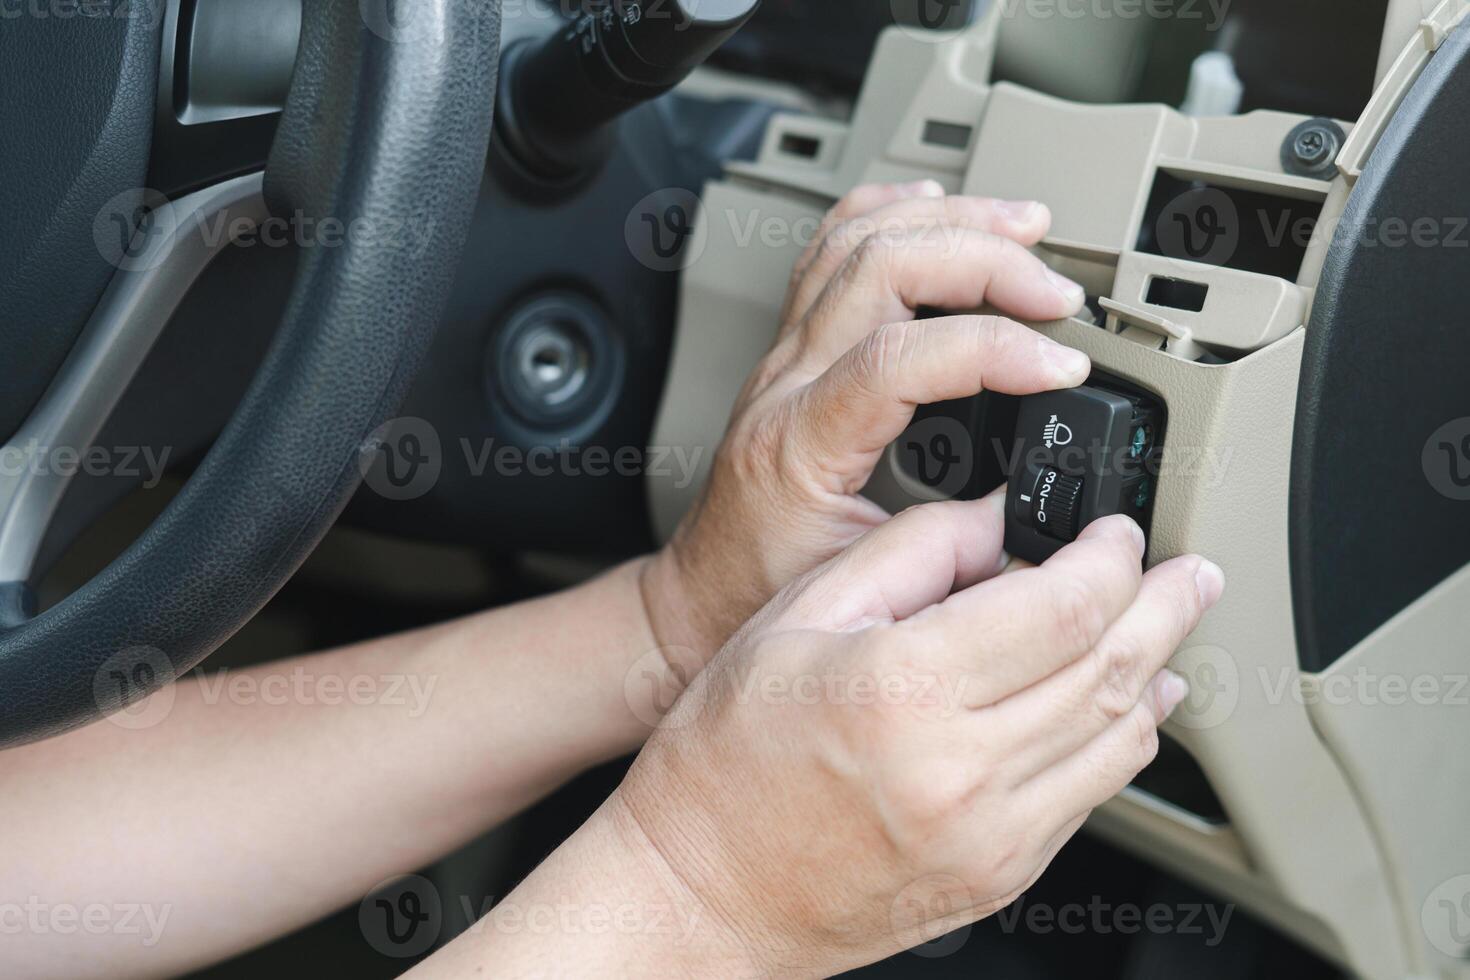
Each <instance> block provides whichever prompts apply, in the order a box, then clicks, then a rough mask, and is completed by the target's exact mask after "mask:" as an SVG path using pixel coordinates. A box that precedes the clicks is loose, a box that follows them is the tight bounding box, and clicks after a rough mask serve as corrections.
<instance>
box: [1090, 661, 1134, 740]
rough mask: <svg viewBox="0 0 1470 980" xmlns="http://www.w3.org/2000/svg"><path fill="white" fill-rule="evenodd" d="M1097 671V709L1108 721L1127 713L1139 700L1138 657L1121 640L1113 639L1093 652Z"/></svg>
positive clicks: (1115, 719)
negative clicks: (1137, 691)
mask: <svg viewBox="0 0 1470 980" xmlns="http://www.w3.org/2000/svg"><path fill="white" fill-rule="evenodd" d="M1093 662H1094V664H1095V668H1094V669H1095V670H1096V672H1097V678H1096V685H1095V687H1094V692H1095V693H1094V695H1093V696H1094V699H1095V702H1096V704H1097V707H1098V710H1099V711H1101V712H1102V715H1103V717H1104V718H1105V719H1106V720H1108V721H1110V722H1111V721H1117V720H1118V719H1120V718H1123V717H1124V716H1126V715H1127V714H1128V713H1129V712H1130V711H1132V710H1133V709H1134V707H1135V706H1136V705H1137V704H1138V696H1137V693H1136V687H1135V678H1136V676H1137V672H1138V662H1139V658H1138V657H1137V655H1136V653H1135V652H1134V651H1133V650H1132V649H1131V648H1130V646H1129V645H1128V644H1127V643H1125V642H1122V641H1113V642H1110V643H1109V644H1108V645H1107V647H1106V648H1105V649H1099V650H1098V651H1097V652H1096V653H1095V654H1094V661H1093Z"/></svg>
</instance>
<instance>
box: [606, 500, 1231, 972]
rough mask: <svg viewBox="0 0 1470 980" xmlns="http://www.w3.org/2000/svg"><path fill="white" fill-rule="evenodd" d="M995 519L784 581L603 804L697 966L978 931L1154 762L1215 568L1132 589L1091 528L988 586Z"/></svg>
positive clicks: (1162, 572)
mask: <svg viewBox="0 0 1470 980" xmlns="http://www.w3.org/2000/svg"><path fill="white" fill-rule="evenodd" d="M1001 509H1002V500H1001V498H1000V497H999V495H993V496H992V497H989V498H987V499H985V500H981V501H971V502H963V503H961V502H950V503H940V504H930V505H925V506H923V507H920V508H915V509H912V510H909V511H906V512H904V513H903V514H901V515H899V516H898V517H896V518H894V519H893V520H891V521H889V522H888V523H886V524H885V525H883V526H882V527H880V528H878V529H877V530H875V531H873V532H871V533H869V534H867V535H865V536H864V537H863V538H862V539H861V540H859V541H858V542H857V543H856V544H854V545H853V546H852V547H851V548H849V549H848V550H847V551H845V552H844V553H842V554H841V555H839V556H838V557H836V558H834V559H833V560H831V561H830V562H828V563H826V564H825V565H823V566H822V567H820V568H818V569H816V570H815V571H813V572H811V573H808V574H807V575H805V576H803V577H802V578H800V579H798V580H797V581H795V582H794V583H792V584H791V585H790V586H788V587H787V588H786V589H784V590H783V591H782V592H781V593H780V594H779V595H778V596H777V597H776V598H775V599H774V600H773V601H772V602H771V603H770V604H769V605H768V606H767V607H766V608H765V609H764V610H762V611H761V612H760V613H759V614H758V615H757V616H756V617H755V618H754V619H752V620H751V622H750V623H749V624H747V625H746V626H745V627H744V628H743V629H742V630H741V631H740V633H739V634H738V635H737V636H736V637H735V638H734V639H732V640H731V642H730V643H729V644H728V645H727V646H726V647H725V649H724V650H722V651H721V652H720V654H719V656H718V657H717V658H716V659H715V660H714V661H713V662H712V663H711V664H710V665H709V666H708V667H707V668H706V669H705V670H704V671H703V672H702V673H701V674H700V675H699V676H698V678H696V679H695V681H694V682H693V684H692V685H691V687H690V688H689V690H688V691H686V692H685V694H684V696H683V697H682V698H681V699H680V700H679V702H678V703H677V704H676V705H675V706H674V708H673V710H672V711H671V712H670V713H669V715H668V716H667V717H666V718H665V720H664V723H663V725H662V726H660V728H659V729H658V730H657V731H655V733H654V735H653V738H652V739H651V740H650V742H649V743H648V745H647V746H646V747H645V749H644V750H643V753H642V754H641V755H640V756H639V757H638V759H637V761H636V762H635V763H634V766H633V768H632V770H631V772H630V773H629V775H628V777H627V779H626V780H625V782H624V783H623V784H622V786H621V787H620V788H619V789H618V790H617V792H616V793H615V794H614V795H613V797H611V798H610V800H609V802H608V804H607V805H606V806H605V807H604V811H603V813H602V814H600V815H599V818H597V819H607V820H610V821H611V822H612V825H613V826H618V827H621V828H622V829H621V831H620V833H621V835H622V836H621V838H620V839H623V840H634V841H642V842H644V847H645V855H644V858H643V859H644V860H646V861H648V862H651V863H654V864H656V865H657V866H658V868H659V869H660V870H659V871H658V872H657V873H656V874H655V875H653V878H655V879H657V880H661V881H663V882H665V883H666V885H665V886H664V887H665V888H666V889H667V891H666V894H668V893H676V894H678V895H679V896H681V897H680V898H678V899H676V900H677V901H681V902H684V903H687V904H688V906H689V907H691V908H693V909H696V910H697V914H694V915H693V918H694V919H697V920H698V921H700V922H703V923H705V924H706V925H707V926H708V935H707V936H706V937H705V938H710V937H716V938H714V939H711V941H712V942H714V943H715V946H717V947H719V948H717V949H714V948H712V950H711V951H710V953H709V955H710V956H711V957H712V959H711V962H714V961H715V960H718V961H720V962H723V963H725V964H727V965H728V964H729V963H730V962H732V961H739V962H741V963H742V964H744V965H746V966H748V967H750V968H751V969H753V970H754V971H755V972H756V973H761V974H764V973H776V974H780V973H796V974H818V973H821V974H828V973H833V972H837V971H839V970H842V969H847V968H850V967H854V966H857V965H859V964H862V963H866V962H871V961H874V960H877V959H879V958H881V957H883V956H886V955H889V954H892V953H895V952H897V951H899V950H901V949H905V948H908V947H910V946H913V945H916V944H918V943H920V942H923V941H926V940H929V939H933V938H935V937H936V936H937V935H940V934H942V933H943V932H944V931H947V930H950V929H953V928H958V927H960V926H962V925H965V924H967V923H970V922H973V921H975V920H977V919H980V918H982V917H984V916H986V915H988V914H990V913H992V912H995V911H997V910H999V909H1000V908H1002V907H1004V906H1005V905H1007V904H1009V903H1010V902H1011V901H1012V900H1013V899H1015V898H1016V897H1017V896H1018V895H1019V894H1020V893H1021V892H1022V891H1024V890H1025V889H1026V888H1027V887H1028V886H1029V885H1030V884H1031V883H1032V882H1033V881H1034V880H1035V879H1036V878H1037V876H1038V875H1039V874H1040V873H1041V871H1042V870H1043V869H1044V868H1045V867H1046V866H1047V864H1048V863H1049V862H1050V861H1051V859H1052V857H1053V856H1054V855H1055V854H1056V852H1057V850H1058V849H1059V848H1060V847H1061V846H1062V845H1063V843H1065V842H1066V841H1067V840H1068V838H1070V837H1071V835H1072V834H1073V833H1074V832H1075V831H1076V830H1077V828H1078V826H1079V825H1080V824H1081V823H1082V822H1083V820H1084V819H1086V817H1087V815H1088V813H1089V812H1090V811H1091V810H1092V808H1093V807H1096V806H1097V805H1099V804H1100V803H1102V802H1103V801H1104V800H1106V799H1108V798H1109V797H1111V796H1113V795H1114V794H1116V793H1117V792H1118V791H1119V790H1121V789H1122V788H1123V787H1124V786H1125V785H1126V784H1127V783H1128V782H1129V780H1130V779H1131V778H1132V777H1133V776H1134V775H1135V774H1137V772H1138V771H1139V770H1140V769H1141V768H1142V767H1143V766H1144V765H1146V764H1147V763H1148V762H1149V761H1150V760H1151V759H1152V758H1153V757H1154V754H1155V752H1156V751H1157V746H1158V736H1157V732H1156V727H1157V726H1158V725H1159V723H1160V722H1162V721H1163V719H1164V718H1165V717H1166V716H1167V715H1168V714H1169V712H1170V711H1171V710H1172V709H1173V708H1174V707H1175V706H1176V705H1177V704H1178V703H1179V702H1180V701H1181V700H1182V699H1183V697H1184V696H1185V694H1186V692H1187V689H1186V686H1185V682H1184V681H1183V680H1182V679H1181V678H1179V677H1178V676H1176V675H1174V674H1172V673H1169V672H1167V671H1165V670H1164V665H1165V663H1166V662H1167V660H1168V659H1169V657H1170V656H1171V654H1172V653H1173V651H1174V649H1175V648H1176V647H1177V646H1178V645H1179V643H1180V642H1181V641H1182V640H1183V639H1184V638H1185V636H1187V635H1188V634H1189V633H1190V632H1191V631H1192V630H1193V629H1194V627H1195V625H1196V624H1197V623H1198V621H1199V618H1200V616H1201V614H1202V612H1203V611H1204V610H1205V609H1207V608H1209V607H1210V606H1211V605H1213V604H1214V603H1215V602H1216V601H1217V600H1218V599H1219V597H1220V594H1221V591H1222V589H1223V588H1224V579H1223V576H1222V574H1221V572H1220V570H1219V568H1218V567H1216V566H1215V565H1213V564H1212V563H1210V562H1207V561H1204V560H1203V559H1201V558H1200V557H1198V556H1193V555H1190V556H1185V557H1181V558H1176V559H1173V560H1171V561H1167V562H1164V563H1162V564H1160V565H1158V566H1157V567H1155V568H1153V569H1152V570H1150V571H1149V572H1148V573H1147V574H1146V575H1144V574H1142V573H1141V559H1142V555H1143V535H1142V533H1141V532H1140V531H1139V529H1138V526H1137V525H1136V524H1134V523H1133V522H1132V521H1131V520H1129V519H1128V518H1126V517H1109V518H1105V519H1102V520H1100V521H1097V522H1095V523H1094V524H1092V525H1091V526H1090V527H1088V528H1087V529H1086V530H1085V531H1084V532H1083V533H1082V534H1081V535H1080V537H1079V538H1078V540H1077V541H1076V542H1074V543H1072V544H1070V545H1068V546H1067V547H1065V548H1063V549H1062V550H1061V551H1059V552H1058V553H1057V554H1056V555H1055V556H1054V557H1052V558H1051V559H1050V560H1049V561H1047V562H1046V563H1045V564H1043V565H1041V566H1038V567H1029V566H1028V567H1024V568H1021V569H1018V570H1012V571H1010V572H1008V573H1007V574H1004V575H998V574H997V572H998V571H999V569H1000V566H1001V563H1002V558H1003V556H1002V552H1001V540H1002V518H1001ZM668 883H671V884H668ZM699 955H701V956H702V955H705V954H704V953H700V954H699Z"/></svg>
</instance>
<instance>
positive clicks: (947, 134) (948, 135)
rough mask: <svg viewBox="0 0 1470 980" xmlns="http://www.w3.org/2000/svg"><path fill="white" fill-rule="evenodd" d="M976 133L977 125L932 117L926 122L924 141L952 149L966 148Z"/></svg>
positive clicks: (931, 144)
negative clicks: (943, 120) (944, 120)
mask: <svg viewBox="0 0 1470 980" xmlns="http://www.w3.org/2000/svg"><path fill="white" fill-rule="evenodd" d="M974 135H975V127H973V126H965V125H961V124H960V123H951V122H941V121H940V120H938V119H930V120H927V121H926V122H925V123H924V142H925V143H928V144H929V145H930V146H943V147H948V148H949V149H952V150H966V149H969V147H970V140H971V139H972V138H973V137H974Z"/></svg>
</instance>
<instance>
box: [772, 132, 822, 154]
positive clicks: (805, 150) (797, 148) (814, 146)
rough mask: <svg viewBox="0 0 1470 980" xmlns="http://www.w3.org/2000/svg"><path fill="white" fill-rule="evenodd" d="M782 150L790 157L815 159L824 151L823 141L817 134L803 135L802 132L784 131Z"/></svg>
mask: <svg viewBox="0 0 1470 980" xmlns="http://www.w3.org/2000/svg"><path fill="white" fill-rule="evenodd" d="M781 152H782V153H784V154H786V155H787V156H789V157H801V158H802V159H803V160H815V159H816V158H817V154H819V153H821V152H822V141H821V140H819V139H817V138H816V137H815V136H803V135H801V134H800V133H782V134H781Z"/></svg>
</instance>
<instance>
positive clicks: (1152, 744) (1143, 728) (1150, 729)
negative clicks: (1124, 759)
mask: <svg viewBox="0 0 1470 980" xmlns="http://www.w3.org/2000/svg"><path fill="white" fill-rule="evenodd" d="M1130 717H1131V718H1132V719H1133V721H1132V724H1133V726H1134V736H1135V753H1136V754H1135V755H1134V757H1133V769H1134V771H1135V772H1137V771H1138V770H1139V769H1142V768H1143V767H1144V766H1147V765H1148V764H1149V763H1150V762H1153V761H1154V759H1155V758H1157V757H1158V754H1159V729H1158V726H1157V725H1155V724H1154V720H1153V716H1152V715H1150V714H1149V712H1148V711H1147V709H1145V708H1144V707H1143V706H1141V705H1140V706H1139V708H1138V710H1136V711H1134V712H1133V714H1132V715H1131V716H1130Z"/></svg>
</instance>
